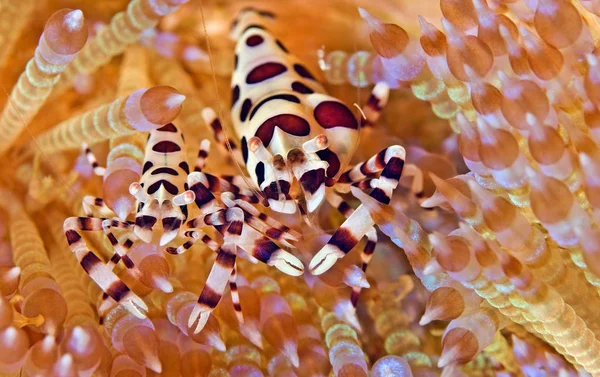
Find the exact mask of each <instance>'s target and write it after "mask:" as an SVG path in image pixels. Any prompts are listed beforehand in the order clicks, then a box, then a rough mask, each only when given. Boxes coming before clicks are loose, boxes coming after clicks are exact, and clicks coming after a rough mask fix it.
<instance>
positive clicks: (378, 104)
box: [360, 82, 390, 127]
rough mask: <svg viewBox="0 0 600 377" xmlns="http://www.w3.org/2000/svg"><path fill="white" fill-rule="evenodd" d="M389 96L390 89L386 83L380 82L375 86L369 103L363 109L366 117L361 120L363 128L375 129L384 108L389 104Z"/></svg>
mask: <svg viewBox="0 0 600 377" xmlns="http://www.w3.org/2000/svg"><path fill="white" fill-rule="evenodd" d="M389 96H390V87H389V86H388V85H387V84H386V83H384V82H379V83H378V84H377V85H375V87H374V88H373V91H371V95H369V99H368V100H367V103H366V104H365V105H364V106H363V108H362V111H363V114H364V116H365V117H364V118H361V124H360V126H361V127H373V126H374V125H375V124H376V123H377V121H378V120H379V118H380V117H381V112H382V110H383V108H384V107H385V105H387V103H388V98H389Z"/></svg>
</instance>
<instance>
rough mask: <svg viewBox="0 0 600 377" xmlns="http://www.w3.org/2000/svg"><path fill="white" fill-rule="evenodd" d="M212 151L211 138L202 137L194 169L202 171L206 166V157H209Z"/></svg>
mask: <svg viewBox="0 0 600 377" xmlns="http://www.w3.org/2000/svg"><path fill="white" fill-rule="evenodd" d="M209 151H210V140H208V139H202V141H201V142H200V148H199V149H198V157H197V158H196V165H195V166H194V171H202V169H204V166H206V159H207V158H208V152H209Z"/></svg>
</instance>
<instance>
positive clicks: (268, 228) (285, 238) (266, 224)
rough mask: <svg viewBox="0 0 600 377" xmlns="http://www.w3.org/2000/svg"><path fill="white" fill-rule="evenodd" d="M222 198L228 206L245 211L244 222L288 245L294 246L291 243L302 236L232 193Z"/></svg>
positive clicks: (225, 194)
mask: <svg viewBox="0 0 600 377" xmlns="http://www.w3.org/2000/svg"><path fill="white" fill-rule="evenodd" d="M221 200H222V201H223V203H224V204H225V205H226V206H227V207H230V208H232V207H239V208H241V209H242V210H243V211H244V222H245V223H246V224H248V225H250V226H251V227H253V228H254V229H256V230H257V231H259V232H260V233H262V234H264V235H266V236H267V237H269V238H271V239H273V240H275V241H278V242H281V243H282V244H284V245H285V246H287V247H293V245H292V244H291V243H293V242H297V241H298V240H299V239H300V237H301V234H300V233H298V232H296V231H295V230H293V229H290V228H289V227H287V226H285V225H283V224H281V223H280V222H278V221H277V220H275V219H273V218H271V217H269V216H267V215H266V214H265V213H263V212H261V211H260V210H258V209H257V208H256V207H254V206H252V205H251V204H249V203H247V202H245V201H243V200H240V199H235V198H234V195H233V194H231V193H227V192H225V193H223V194H221Z"/></svg>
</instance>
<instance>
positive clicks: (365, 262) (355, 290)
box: [325, 192, 377, 308]
mask: <svg viewBox="0 0 600 377" xmlns="http://www.w3.org/2000/svg"><path fill="white" fill-rule="evenodd" d="M325 198H326V200H327V202H328V203H329V204H330V205H331V206H332V207H335V208H336V209H337V210H338V212H340V213H341V214H342V215H344V217H345V218H348V217H350V215H352V214H353V213H354V209H353V208H352V207H350V205H349V204H348V203H347V202H346V201H345V200H343V199H342V198H341V197H340V196H339V195H337V194H336V193H334V192H329V193H327V196H326V197H325ZM365 236H366V238H367V242H366V243H365V246H364V247H363V249H362V251H361V253H360V259H361V262H362V266H361V270H362V272H363V274H362V276H360V277H359V278H358V279H356V278H354V279H352V281H347V278H345V282H346V284H348V285H350V286H351V287H352V294H351V296H350V302H351V303H352V306H353V307H354V308H356V305H357V304H358V298H359V296H360V291H361V290H362V288H363V287H365V288H368V287H369V284H368V282H367V277H366V274H365V273H366V272H367V267H368V266H369V262H370V261H371V257H372V256H373V252H374V251H375V245H377V231H376V230H375V227H371V229H369V230H368V231H367V233H366V235H365ZM352 272H353V271H352ZM345 275H346V273H345ZM352 275H355V274H352ZM357 282H359V283H358V284H356V283H357Z"/></svg>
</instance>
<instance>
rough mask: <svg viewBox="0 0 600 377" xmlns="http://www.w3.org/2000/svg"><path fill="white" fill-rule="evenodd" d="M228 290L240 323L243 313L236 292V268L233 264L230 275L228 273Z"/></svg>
mask: <svg viewBox="0 0 600 377" xmlns="http://www.w3.org/2000/svg"><path fill="white" fill-rule="evenodd" d="M229 290H230V291H231V302H232V304H233V311H234V312H235V316H236V318H237V320H238V322H239V323H240V324H242V323H244V314H243V313H242V304H241V301H240V293H239V292H238V286H237V268H236V267H235V265H234V266H233V270H232V271H231V275H229Z"/></svg>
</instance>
